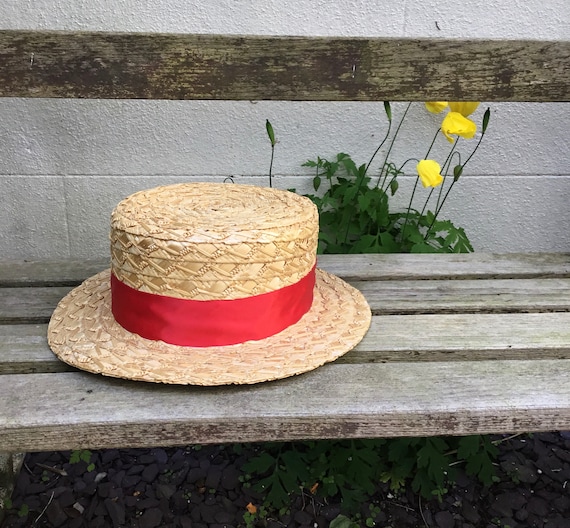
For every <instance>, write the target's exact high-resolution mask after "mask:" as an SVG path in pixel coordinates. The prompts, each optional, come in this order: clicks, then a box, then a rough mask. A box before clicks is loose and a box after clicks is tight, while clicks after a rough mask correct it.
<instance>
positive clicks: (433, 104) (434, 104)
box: [425, 101, 447, 114]
mask: <svg viewBox="0 0 570 528" xmlns="http://www.w3.org/2000/svg"><path fill="white" fill-rule="evenodd" d="M425 105H426V108H427V110H428V112H431V113H432V114H439V113H440V112H443V111H444V110H445V109H446V108H447V101H428V102H427V103H425Z"/></svg>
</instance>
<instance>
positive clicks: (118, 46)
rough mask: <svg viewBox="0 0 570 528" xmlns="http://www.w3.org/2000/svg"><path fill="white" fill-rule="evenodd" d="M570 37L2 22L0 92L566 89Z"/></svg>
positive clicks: (395, 96) (539, 97) (544, 97)
mask: <svg viewBox="0 0 570 528" xmlns="http://www.w3.org/2000/svg"><path fill="white" fill-rule="evenodd" d="M569 50H570V42H565V41H537V40H489V39H487V40H485V39H478V40H475V39H474V40H467V39H433V38H423V39H411V38H337V37H265V36H232V35H175V34H150V33H147V34H144V33H112V32H96V33H94V32H57V31H17V30H4V31H0V96H11V97H80V98H96V99H97V98H99V99H104V98H112V99H125V98H128V99H130V98H132V99H226V100H253V99H260V100H263V99H266V100H267V99H269V100H296V101H306V100H314V101H383V100H393V101H412V100H413V101H436V100H443V101H447V100H454V101H461V100H470V101H492V100H494V101H567V100H569V99H570V85H569V84H568V82H567V77H566V72H567V71H568V70H569V69H570V51H569Z"/></svg>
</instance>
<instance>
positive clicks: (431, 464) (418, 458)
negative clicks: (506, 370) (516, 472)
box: [242, 436, 497, 522]
mask: <svg viewBox="0 0 570 528" xmlns="http://www.w3.org/2000/svg"><path fill="white" fill-rule="evenodd" d="M496 454H497V448H496V447H495V446H494V445H493V443H492V442H491V441H490V439H489V438H488V437H486V436H467V437H446V438H442V437H433V438H432V437H430V438H393V439H373V440H341V441H338V440H321V441H316V442H293V443H290V442H287V443H285V442H281V443H266V444H262V445H261V448H260V452H259V454H258V455H256V456H254V457H252V458H250V459H249V461H248V462H247V463H246V464H244V466H243V467H242V470H243V471H245V472H246V473H247V480H248V482H249V483H250V484H251V485H252V487H253V488H254V489H255V490H257V491H259V492H262V493H264V497H265V504H266V507H267V508H268V509H269V508H275V509H279V508H282V507H284V506H286V505H287V504H289V502H290V500H291V496H292V495H293V494H296V493H299V492H300V491H301V490H309V493H314V494H317V495H319V496H321V497H324V498H333V497H336V498H340V499H341V500H342V505H343V513H345V514H349V515H350V514H355V513H357V511H358V507H359V505H360V504H361V503H362V502H363V501H365V500H366V499H367V498H369V497H370V496H371V495H373V494H374V493H375V491H376V490H377V487H378V485H379V483H380V482H384V483H387V484H388V485H389V486H390V489H391V490H392V491H394V492H398V491H400V490H401V489H402V488H403V487H405V486H408V485H410V486H411V487H412V490H413V491H414V492H416V493H419V494H421V496H422V497H424V498H425V499H432V498H434V497H437V498H438V499H439V500H441V498H442V497H443V496H444V495H445V494H446V493H447V491H448V489H449V487H450V486H452V485H453V483H454V480H455V475H456V466H457V465H459V464H463V465H464V467H465V471H466V472H467V473H468V474H470V475H473V476H476V477H478V478H479V480H480V481H481V482H482V483H483V484H485V485H490V484H491V483H492V482H493V476H494V466H493V459H494V456H495V455H496ZM339 522H340V521H339Z"/></svg>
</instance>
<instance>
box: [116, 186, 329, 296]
mask: <svg viewBox="0 0 570 528" xmlns="http://www.w3.org/2000/svg"><path fill="white" fill-rule="evenodd" d="M318 230H319V225H318V212H317V209H316V207H315V206H314V204H313V203H312V202H311V201H310V200H309V199H307V198H305V197H302V196H299V195H297V194H295V193H291V192H288V191H282V190H277V189H269V188H260V187H254V186H249V185H238V184H221V183H185V184H177V185H168V186H162V187H157V188H154V189H150V190H147V191H140V192H138V193H135V194H133V195H131V196H129V197H127V198H126V199H125V200H123V201H122V202H120V203H119V204H118V205H117V207H116V208H115V210H114V211H113V213H112V216H111V235H110V238H111V263H112V271H113V273H114V274H115V276H116V277H117V278H118V279H119V280H120V281H122V282H124V283H125V284H127V285H128V286H130V287H132V288H135V289H136V290H139V291H144V292H147V293H155V294H160V295H165V296H170V297H176V298H181V299H193V300H220V299H226V300H230V299H239V298H244V297H249V296H252V295H258V294H261V293H268V292H272V291H275V290H277V289H280V288H283V287H285V286H289V285H292V284H295V283H297V282H298V281H299V280H300V279H302V278H303V277H304V276H306V275H307V274H308V273H309V272H310V271H311V269H312V268H313V267H314V264H315V260H316V250H317V243H318Z"/></svg>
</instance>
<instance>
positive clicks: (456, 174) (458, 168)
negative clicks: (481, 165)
mask: <svg viewBox="0 0 570 528" xmlns="http://www.w3.org/2000/svg"><path fill="white" fill-rule="evenodd" d="M462 173H463V165H455V167H453V181H454V182H456V181H457V180H458V179H459V177H460V176H461V174H462Z"/></svg>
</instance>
